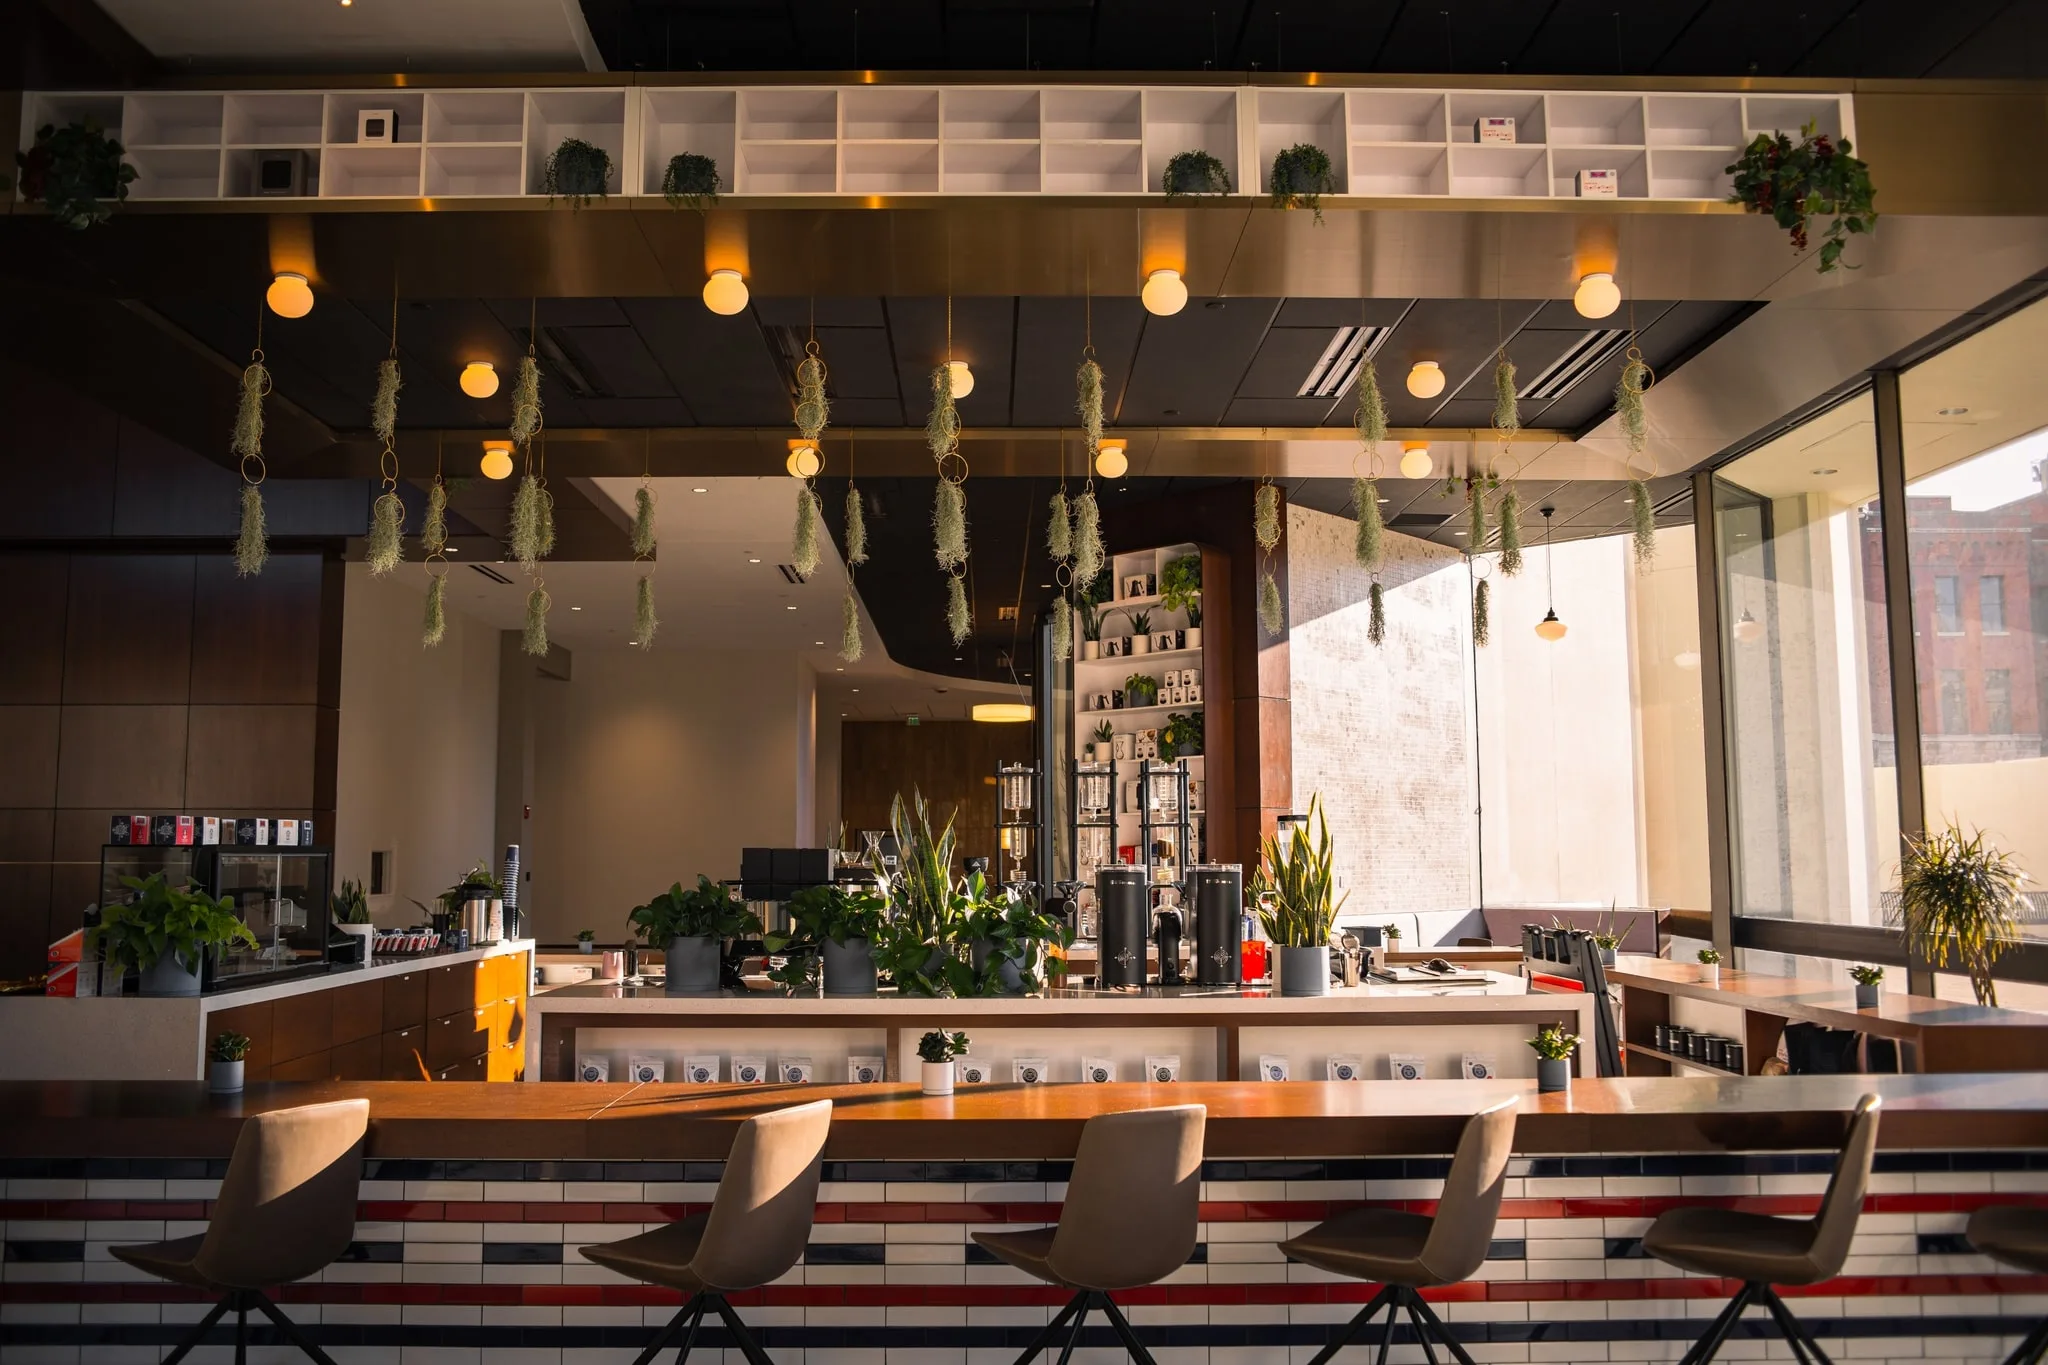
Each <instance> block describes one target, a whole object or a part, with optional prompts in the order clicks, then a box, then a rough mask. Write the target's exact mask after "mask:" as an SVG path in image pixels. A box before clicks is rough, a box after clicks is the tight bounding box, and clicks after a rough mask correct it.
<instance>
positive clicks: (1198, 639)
mask: <svg viewBox="0 0 2048 1365" xmlns="http://www.w3.org/2000/svg"><path fill="white" fill-rule="evenodd" d="M1201 647H1202V628H1201V627H1200V626H1189V627H1188V642H1187V643H1186V644H1185V645H1183V646H1181V648H1183V649H1200V648H1201Z"/></svg>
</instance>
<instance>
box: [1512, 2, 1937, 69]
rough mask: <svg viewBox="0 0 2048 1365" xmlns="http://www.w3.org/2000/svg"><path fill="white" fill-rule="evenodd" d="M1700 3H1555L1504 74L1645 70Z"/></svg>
mask: <svg viewBox="0 0 2048 1365" xmlns="http://www.w3.org/2000/svg"><path fill="white" fill-rule="evenodd" d="M1704 2H1705V0H1669V2H1668V3H1664V4H1656V5H1636V6H1632V7H1631V6H1616V5H1615V4H1614V0H1555V3H1553V4H1552V5H1551V6H1550V12H1549V13H1548V14H1546V15H1545V16H1544V19H1543V23H1542V24H1541V25H1540V26H1539V27H1538V28H1537V30H1536V31H1535V32H1534V33H1532V34H1531V35H1530V36H1529V41H1528V42H1527V43H1525V44H1524V45H1523V47H1522V50H1521V51H1520V52H1519V53H1517V54H1516V55H1515V59H1514V61H1513V62H1512V63H1511V64H1510V66H1509V68H1508V69H1509V70H1510V71H1516V72H1522V71H1541V72H1547V73H1554V74H1557V75H1567V76H1580V75H1587V76H1612V75H1615V74H1616V73H1626V72H1634V71H1643V70H1647V69H1648V66H1649V64H1650V63H1651V62H1653V61H1655V60H1656V59H1657V58H1658V56H1660V55H1661V54H1662V53H1663V52H1664V50H1665V49H1666V48H1668V47H1669V46H1670V45H1671V41H1672V39H1673V38H1675V37H1677V36H1678V32H1679V30H1680V29H1682V28H1683V27H1684V26H1685V23H1686V21H1687V20H1688V19H1690V18H1691V17H1692V15H1693V13H1694V12H1695V11H1697V10H1698V9H1699V8H1700V6H1701V4H1702V3H1704ZM1916 2H1917V0H1916Z"/></svg>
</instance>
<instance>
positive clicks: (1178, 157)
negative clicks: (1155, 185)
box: [1161, 151, 1230, 199]
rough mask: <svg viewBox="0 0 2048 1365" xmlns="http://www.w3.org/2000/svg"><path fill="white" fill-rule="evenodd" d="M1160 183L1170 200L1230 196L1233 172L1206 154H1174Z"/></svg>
mask: <svg viewBox="0 0 2048 1365" xmlns="http://www.w3.org/2000/svg"><path fill="white" fill-rule="evenodd" d="M1161 180H1162V184H1161V188H1162V189H1164V190H1165V191H1166V197H1167V198H1168V199H1185V198H1187V197H1189V196H1190V195H1197V194H1229V193H1230V172H1229V171H1227V170H1225V169H1224V167H1223V163H1222V162H1221V161H1218V160H1217V159H1216V158H1215V157H1213V156H1210V155H1209V154H1208V153H1207V152H1203V151H1193V152H1176V153H1174V155H1173V157H1172V159H1171V160H1169V161H1168V162H1167V163H1166V174H1165V175H1164V176H1163V177H1161Z"/></svg>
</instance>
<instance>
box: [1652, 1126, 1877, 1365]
mask: <svg viewBox="0 0 2048 1365" xmlns="http://www.w3.org/2000/svg"><path fill="white" fill-rule="evenodd" d="M1879 1102H1880V1101H1879V1099H1878V1097H1877V1096H1876V1095H1865V1096H1864V1097H1863V1098H1862V1099H1861V1100H1859V1101H1857V1104H1856V1112H1855V1114H1854V1115H1853V1116H1852V1117H1851V1118H1850V1120H1849V1137H1848V1140H1847V1141H1846V1142H1844V1143H1843V1144H1842V1154H1841V1155H1840V1156H1839V1157H1837V1158H1836V1159H1835V1173H1834V1175H1833V1176H1832V1177H1830V1178H1829V1180H1828V1189H1827V1193H1826V1194H1824V1195H1822V1196H1821V1199H1820V1211H1819V1212H1818V1213H1816V1214H1814V1216H1813V1217H1811V1218H1773V1217H1771V1216H1769V1215H1768V1214H1762V1213H1742V1212H1739V1211H1737V1210H1735V1209H1720V1208H1707V1207H1702V1206H1699V1205H1695V1206H1693V1207H1690V1208H1682V1209H1668V1210H1666V1211H1665V1212H1663V1213H1660V1214H1658V1215H1657V1221H1656V1222H1654V1223H1652V1224H1650V1230H1649V1231H1648V1232H1646V1233H1644V1234H1643V1250H1644V1251H1646V1252H1648V1253H1649V1254H1650V1255H1652V1256H1655V1257H1656V1258H1657V1259H1658V1260H1660V1261H1664V1262H1666V1263H1667V1264H1670V1265H1675V1266H1677V1267H1678V1268H1679V1269H1680V1270H1690V1271H1692V1272H1693V1273H1694V1274H1695V1275H1713V1276H1717V1277H1719V1278H1722V1279H1730V1280H1740V1281H1742V1288H1741V1289H1738V1290H1737V1291H1736V1292H1735V1297H1734V1298H1732V1299H1730V1300H1729V1301H1728V1306H1727V1307H1726V1308H1723V1309H1722V1310H1721V1316H1719V1317H1717V1318H1715V1319H1714V1321H1713V1324H1712V1325H1711V1326H1710V1327H1708V1328H1707V1332H1706V1335H1705V1336H1703V1337H1701V1338H1700V1339H1699V1340H1698V1341H1696V1342H1694V1343H1693V1347H1692V1349H1691V1350H1690V1351H1687V1352H1686V1353H1685V1355H1684V1356H1683V1357H1682V1358H1681V1359H1680V1361H1679V1365H1706V1362H1707V1361H1710V1360H1712V1359H1713V1358H1714V1353H1715V1352H1716V1351H1718V1350H1720V1349H1721V1343H1722V1342H1724V1341H1726V1340H1727V1339H1728V1334H1729V1333H1730V1332H1732V1331H1734V1330H1735V1324H1736V1323H1737V1322H1739V1321H1741V1319H1742V1313H1743V1310H1744V1309H1746V1308H1748V1307H1749V1306H1750V1305H1751V1304H1761V1305H1763V1306H1764V1307H1765V1308H1768V1309H1770V1310H1771V1316H1772V1317H1773V1318H1775V1319H1776V1320H1777V1323H1778V1330H1779V1331H1780V1332H1782V1333H1784V1335H1785V1340H1786V1341H1787V1342H1788V1343H1790V1344H1791V1347H1792V1354H1793V1355H1794V1356H1795V1357H1797V1358H1798V1359H1799V1360H1800V1361H1801V1362H1808V1363H1810V1362H1818V1365H1831V1362H1830V1361H1829V1360H1828V1357H1827V1353H1826V1352H1824V1351H1822V1350H1821V1349H1820V1345H1819V1343H1817V1342H1816V1341H1814V1339H1813V1334H1812V1333H1811V1332H1809V1331H1807V1330H1806V1328H1805V1327H1803V1326H1801V1325H1800V1322H1799V1319H1797V1318H1795V1317H1793V1316H1792V1310H1791V1309H1789V1308H1787V1307H1785V1301H1784V1300H1783V1299H1780V1298H1779V1297H1778V1292H1777V1290H1776V1289H1775V1288H1773V1286H1774V1285H1781V1284H1802V1285H1803V1284H1819V1283H1820V1282H1821V1281H1822V1280H1830V1279H1833V1278H1834V1277H1835V1276H1836V1275H1838V1274H1840V1273H1841V1270H1842V1262H1843V1261H1844V1260H1845V1259H1847V1257H1848V1255H1849V1239H1850V1238H1852V1237H1854V1236H1855V1235H1856V1220H1857V1219H1858V1218H1860V1217H1861V1216H1862V1214H1863V1194H1864V1191H1865V1190H1867V1189H1868V1188H1869V1186H1870V1158H1871V1157H1872V1155H1873V1154H1875V1152H1876V1151H1877V1117H1878V1104H1879Z"/></svg>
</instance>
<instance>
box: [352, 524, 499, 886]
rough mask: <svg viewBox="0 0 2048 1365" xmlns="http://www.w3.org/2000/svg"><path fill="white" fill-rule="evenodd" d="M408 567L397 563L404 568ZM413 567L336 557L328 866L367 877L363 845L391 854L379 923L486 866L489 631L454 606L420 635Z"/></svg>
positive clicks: (493, 744) (492, 854) (493, 745)
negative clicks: (434, 634) (377, 567)
mask: <svg viewBox="0 0 2048 1365" xmlns="http://www.w3.org/2000/svg"><path fill="white" fill-rule="evenodd" d="M408 570H409V571H408ZM425 608H426V585H425V582H424V580H423V578H422V575H421V573H420V570H419V568H418V566H417V565H409V566H407V568H405V569H401V570H399V571H398V572H396V573H394V574H392V575H391V576H390V577H388V578H382V579H379V578H373V577H371V576H370V571H369V570H368V569H367V568H366V567H364V566H363V565H361V564H350V565H348V582H347V593H346V598H345V601H344V605H343V610H342V664H341V742H340V754H339V759H338V772H337V777H336V783H335V795H336V805H337V809H336V812H335V821H334V825H335V828H334V852H335V869H334V876H335V880H336V882H337V883H338V882H339V881H340V880H341V879H342V878H344V877H347V878H351V879H354V880H356V881H360V882H362V883H364V885H366V886H367V885H368V883H369V875H370V851H371V850H372V849H386V850H389V851H391V852H392V853H393V854H394V855H395V858H394V868H393V871H394V873H395V875H396V885H395V887H394V892H393V894H390V895H385V896H379V897H375V898H373V899H372V900H371V903H370V910H371V914H372V916H373V917H374V918H375V919H376V920H377V922H378V923H379V924H386V925H402V924H416V923H419V922H420V921H421V919H422V918H423V915H422V914H421V912H420V909H419V907H418V906H415V905H414V904H413V903H412V902H413V901H414V900H415V899H417V900H420V901H424V902H426V903H427V904H428V905H432V904H433V901H434V897H435V896H436V895H438V894H440V892H441V890H442V889H443V888H444V887H447V886H449V885H450V884H452V883H453V882H454V881H455V880H456V879H457V878H459V877H460V876H461V875H462V874H463V873H464V872H465V871H467V870H468V869H469V868H470V867H471V866H473V865H474V864H475V863H476V861H477V859H479V858H489V859H490V860H491V861H492V863H493V865H495V864H496V862H497V859H498V856H499V854H500V853H501V852H502V851H503V850H501V849H497V848H494V847H493V846H492V839H493V835H492V830H491V793H492V789H493V784H494V782H495V781H496V775H497V742H498V740H497V727H498V632H497V631H496V630H494V629H492V628H490V627H488V626H485V625H483V624H481V623H480V622H477V621H474V620H472V619H470V618H469V617H467V616H464V615H463V614H462V613H460V612H458V611H454V610H450V611H449V612H448V633H447V636H446V637H445V638H444V639H443V640H442V641H441V643H440V645H439V646H437V647H436V648H433V649H425V648H422V647H421V645H420V622H421V617H422V614H423V613H424V611H425Z"/></svg>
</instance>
